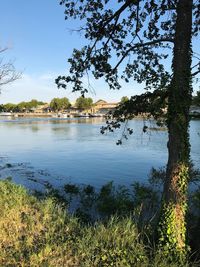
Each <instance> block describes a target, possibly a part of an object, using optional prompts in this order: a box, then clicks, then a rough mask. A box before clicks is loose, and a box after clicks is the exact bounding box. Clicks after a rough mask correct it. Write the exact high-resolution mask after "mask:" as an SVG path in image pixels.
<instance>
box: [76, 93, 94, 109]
mask: <svg viewBox="0 0 200 267" xmlns="http://www.w3.org/2000/svg"><path fill="white" fill-rule="evenodd" d="M75 105H76V107H77V108H78V109H89V108H91V107H92V105H93V100H92V98H90V97H88V98H85V97H82V96H80V97H79V98H77V99H76V103H75Z"/></svg>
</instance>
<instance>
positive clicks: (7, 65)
mask: <svg viewBox="0 0 200 267" xmlns="http://www.w3.org/2000/svg"><path fill="white" fill-rule="evenodd" d="M7 50H8V48H1V47H0V55H2V54H3V53H4V52H6V51H7ZM20 77H21V73H19V72H17V71H16V69H15V67H14V65H13V62H11V61H9V62H4V60H3V57H2V56H0V93H1V88H2V86H3V85H6V84H8V83H11V82H13V81H15V80H17V79H19V78H20Z"/></svg>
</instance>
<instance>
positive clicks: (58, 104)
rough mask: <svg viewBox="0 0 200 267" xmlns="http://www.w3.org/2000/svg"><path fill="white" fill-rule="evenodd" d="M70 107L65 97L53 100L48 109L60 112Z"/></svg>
mask: <svg viewBox="0 0 200 267" xmlns="http://www.w3.org/2000/svg"><path fill="white" fill-rule="evenodd" d="M70 107H71V104H70V102H69V99H68V98H66V97H63V98H53V99H52V100H51V102H50V108H51V109H52V110H53V111H60V110H64V109H68V108H70Z"/></svg>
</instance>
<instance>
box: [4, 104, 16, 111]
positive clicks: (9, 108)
mask: <svg viewBox="0 0 200 267" xmlns="http://www.w3.org/2000/svg"><path fill="white" fill-rule="evenodd" d="M15 108H16V105H15V104H12V103H7V104H5V105H2V109H3V111H5V112H13V111H14V110H15Z"/></svg>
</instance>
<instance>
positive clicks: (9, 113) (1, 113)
mask: <svg viewBox="0 0 200 267" xmlns="http://www.w3.org/2000/svg"><path fill="white" fill-rule="evenodd" d="M12 115H13V114H12V113H11V112H0V116H12Z"/></svg>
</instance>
